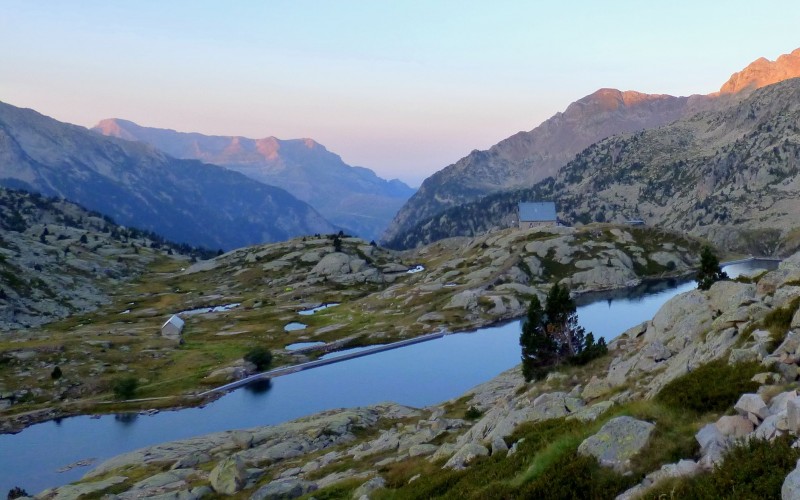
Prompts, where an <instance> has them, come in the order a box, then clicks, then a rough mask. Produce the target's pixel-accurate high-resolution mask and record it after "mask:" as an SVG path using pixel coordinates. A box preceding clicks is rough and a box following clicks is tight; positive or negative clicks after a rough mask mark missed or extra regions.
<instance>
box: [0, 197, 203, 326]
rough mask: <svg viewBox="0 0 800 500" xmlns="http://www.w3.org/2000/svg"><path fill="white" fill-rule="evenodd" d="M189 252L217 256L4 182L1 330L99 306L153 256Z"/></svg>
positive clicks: (0, 219) (0, 211) (0, 216)
mask: <svg viewBox="0 0 800 500" xmlns="http://www.w3.org/2000/svg"><path fill="white" fill-rule="evenodd" d="M179 254H185V255H183V256H179ZM189 254H191V255H192V257H196V256H201V257H210V255H209V254H207V253H205V254H204V253H203V252H201V251H198V250H197V249H192V248H189V247H187V246H185V245H174V244H171V243H169V242H167V241H164V239H163V238H160V237H158V236H156V235H154V234H148V233H145V232H142V231H139V230H136V229H128V228H121V227H119V226H117V225H116V224H114V223H113V222H111V221H110V220H109V219H108V217H105V216H101V215H100V214H98V213H97V212H89V211H87V210H85V209H84V208H82V207H80V206H78V205H75V204H74V203H70V202H67V201H64V200H58V199H53V198H45V197H43V196H40V195H38V194H35V193H26V192H24V191H15V190H10V189H5V188H2V187H0V331H7V330H16V329H20V328H26V327H31V326H38V325H42V324H44V323H48V322H50V321H53V320H55V319H60V318H63V317H66V316H69V315H71V314H76V313H80V312H86V311H91V310H94V309H96V308H97V307H98V306H100V305H102V304H107V303H108V302H109V299H108V295H109V291H110V290H112V289H113V288H116V287H119V286H120V284H121V283H125V282H128V281H130V280H131V279H132V278H134V277H136V276H138V275H140V274H141V273H142V272H144V271H145V270H146V268H147V267H148V265H149V264H150V263H152V262H153V261H155V260H157V259H159V258H162V259H163V258H173V259H181V260H182V261H184V262H188V261H189V260H190V257H189ZM167 255H170V256H173V257H166V256H167Z"/></svg>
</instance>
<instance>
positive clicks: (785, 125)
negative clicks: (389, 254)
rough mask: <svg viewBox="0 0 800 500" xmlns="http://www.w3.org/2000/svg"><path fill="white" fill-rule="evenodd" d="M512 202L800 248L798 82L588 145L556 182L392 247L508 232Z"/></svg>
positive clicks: (762, 249)
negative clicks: (547, 203) (537, 202)
mask: <svg viewBox="0 0 800 500" xmlns="http://www.w3.org/2000/svg"><path fill="white" fill-rule="evenodd" d="M521 199H522V200H525V199H552V200H554V201H555V202H556V206H557V207H558V212H559V217H560V218H561V219H563V220H566V221H569V222H571V223H588V222H615V223H624V222H625V221H626V220H629V219H642V220H644V221H645V223H646V224H647V225H648V226H655V227H660V228H667V229H673V230H677V231H681V232H683V233H689V234H692V235H695V236H701V237H704V238H708V239H709V240H711V241H713V242H714V243H716V244H717V245H719V246H721V247H723V248H726V249H729V250H732V251H738V252H742V253H751V254H754V255H775V254H777V255H786V254H789V253H792V252H793V251H796V249H797V248H798V247H800V201H799V200H800V78H794V79H791V80H786V81H783V82H780V83H777V84H774V85H770V86H767V87H763V88H761V89H758V90H755V91H753V92H747V93H744V94H741V98H740V99H728V100H725V99H720V100H719V101H718V102H717V103H716V105H715V106H714V108H713V109H709V110H706V111H701V112H698V113H696V114H694V115H691V116H688V117H686V118H683V119H681V120H678V121H675V122H674V123H672V124H670V125H667V126H664V127H660V128H657V129H652V130H646V131H641V132H638V133H635V134H629V135H620V136H614V137H609V138H607V139H605V140H603V141H600V142H597V143H595V144H593V145H592V146H590V147H588V148H586V149H585V150H583V151H582V152H581V153H580V154H578V155H577V156H576V157H575V158H574V159H573V160H572V161H570V162H569V163H567V164H566V165H565V166H564V167H563V168H562V169H561V170H559V172H558V174H557V175H556V176H555V178H548V179H545V180H544V181H541V182H539V183H537V184H535V185H534V186H533V187H531V188H527V189H524V190H514V191H504V192H499V193H493V194H490V195H487V196H484V197H482V198H481V199H479V200H475V201H473V202H470V203H466V204H463V205H461V206H458V207H453V208H450V209H448V210H446V211H444V212H442V213H440V214H437V215H434V216H432V217H429V218H428V219H424V220H422V221H420V223H419V224H417V225H416V226H414V227H413V228H411V229H410V230H408V231H406V232H404V233H401V236H402V238H403V239H401V240H398V241H397V242H396V243H397V246H415V245H418V244H420V243H427V242H431V241H435V240H437V239H441V238H445V237H449V236H470V235H474V234H478V233H481V232H485V231H489V230H491V229H494V228H498V227H509V226H512V225H514V222H515V218H516V210H517V208H516V207H517V202H519V200H521Z"/></svg>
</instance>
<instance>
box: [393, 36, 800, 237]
mask: <svg viewBox="0 0 800 500" xmlns="http://www.w3.org/2000/svg"><path fill="white" fill-rule="evenodd" d="M799 51H800V49H798V50H796V51H794V52H792V53H791V54H788V55H783V56H781V57H779V58H778V59H777V60H776V61H775V62H769V61H767V60H765V59H763V60H759V61H756V62H754V63H753V64H751V65H750V66H748V68H746V69H745V70H743V71H742V72H739V73H736V74H734V75H733V76H732V77H731V79H730V80H729V81H728V82H727V83H726V84H724V85H723V86H722V89H721V91H720V92H719V93H714V94H709V95H693V96H691V97H673V96H668V95H648V94H641V93H638V92H621V91H619V90H615V89H601V90H598V91H597V92H595V93H593V94H591V95H589V96H586V97H584V98H582V99H580V100H578V101H576V102H574V103H572V104H570V105H569V106H568V107H567V109H566V110H565V111H564V113H557V114H556V115H554V116H553V117H552V118H550V119H548V120H546V121H545V122H543V123H542V124H541V125H539V126H538V127H536V128H534V129H533V130H531V131H530V132H519V133H517V134H515V135H513V136H511V137H509V138H508V139H505V140H503V141H501V142H500V143H498V144H496V145H495V146H492V148H490V149H489V150H488V151H473V152H472V153H470V155H468V156H467V157H465V158H462V159H461V160H459V161H458V162H456V163H455V164H453V165H450V166H448V167H445V168H444V169H442V170H440V171H439V172H437V173H435V174H433V175H432V176H431V177H429V178H428V179H426V180H425V181H424V182H423V184H422V186H421V187H420V189H419V191H418V192H417V193H416V194H415V195H414V196H413V197H412V198H411V199H410V200H409V201H408V203H406V205H404V206H403V208H402V209H401V210H400V211H399V212H398V214H397V216H396V217H395V219H394V220H393V221H392V224H391V225H390V227H389V229H388V230H387V231H386V233H384V236H383V237H382V240H383V242H384V243H385V244H387V245H388V246H391V247H393V248H406V246H404V245H408V244H411V245H412V246H413V244H414V243H412V242H404V240H406V239H407V238H406V237H405V234H406V233H408V232H413V231H414V230H415V227H418V226H419V225H420V224H423V223H424V221H426V220H428V219H431V218H433V217H434V216H436V215H437V214H441V213H443V212H444V211H446V210H447V209H448V208H453V207H456V206H460V205H463V204H466V203H469V202H471V201H476V200H478V199H480V198H481V197H483V196H486V195H489V194H492V193H495V192H500V191H504V190H514V189H522V188H527V187H530V186H532V185H533V184H535V183H536V182H538V181H541V180H543V179H545V178H547V177H549V176H555V175H556V173H557V172H558V170H559V169H560V168H561V167H563V166H564V165H566V164H567V163H568V162H569V161H570V160H572V159H573V158H574V156H575V155H576V154H578V153H580V152H581V151H582V150H583V149H584V148H586V147H588V146H590V145H591V144H593V143H595V142H597V141H600V140H602V139H605V138H607V137H611V136H614V135H618V134H629V133H634V132H638V131H641V130H651V129H655V128H658V127H661V126H664V125H667V124H669V123H672V122H674V121H676V120H678V119H682V118H687V117H689V116H691V115H693V114H695V113H697V112H700V111H708V110H714V109H723V108H725V107H726V106H729V105H731V103H735V102H736V101H737V100H739V99H742V98H744V97H746V96H747V95H748V93H749V92H750V91H752V90H755V89H757V88H761V87H763V86H766V85H769V84H773V83H776V82H778V81H782V80H786V79H789V78H795V77H800V64H798V62H797V61H798V55H799V54H800V52H799ZM454 213H455V212H450V214H451V216H452V214H454ZM423 241H424V240H423Z"/></svg>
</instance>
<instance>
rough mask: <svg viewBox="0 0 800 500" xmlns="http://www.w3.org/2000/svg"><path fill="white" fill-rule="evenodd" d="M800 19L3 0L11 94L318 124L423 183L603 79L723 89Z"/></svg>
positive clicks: (192, 119)
mask: <svg viewBox="0 0 800 500" xmlns="http://www.w3.org/2000/svg"><path fill="white" fill-rule="evenodd" d="M797 26H800V9H799V8H797V4H796V0H786V1H784V0H776V1H769V0H764V1H762V2H754V1H752V0H749V1H746V2H744V1H738V0H727V1H725V2H722V1H703V0H695V1H682V0H676V1H672V2H643V1H641V0H638V1H625V0H613V1H612V0H607V1H598V0H592V1H589V0H587V1H576V0H574V1H566V0H565V1H558V2H556V1H534V0H528V1H503V0H493V1H491V2H489V1H481V2H473V1H469V0H460V1H433V0H419V1H416V0H406V1H393V2H392V1H377V0H371V1H367V0H364V1H348V0H338V1H332V0H320V1H308V0H287V1H283V0H262V1H244V0H240V1H216V2H211V1H202V0H191V1H179V0H171V1H169V2H164V1H156V0H137V1H127V2H109V1H108V0H103V1H94V0H81V1H78V0H75V1H66V0H51V1H48V0H37V1H30V0H21V1H16V0H0V101H3V102H7V103H9V104H13V105H15V106H20V107H29V108H33V109H35V110H37V111H39V112H41V113H43V114H45V115H48V116H51V117H53V118H55V119H58V120H61V121H65V122H70V123H75V124H78V125H83V126H87V127H91V126H92V125H94V124H95V123H97V122H98V121H100V120H101V119H104V118H112V117H113V118H124V119H128V120H132V121H134V122H136V123H138V124H140V125H144V126H150V127H160V128H171V129H175V130H179V131H184V132H200V133H204V134H213V135H241V136H246V137H253V138H261V137H266V136H276V137H278V138H281V139H293V138H301V137H310V138H313V139H315V140H316V141H318V142H320V143H322V144H323V145H325V146H326V147H327V148H328V149H329V150H330V151H333V152H335V153H337V154H339V155H341V156H342V159H343V160H344V161H345V162H347V163H349V164H351V165H358V166H364V167H368V168H371V169H373V170H374V171H376V172H377V173H378V174H379V175H380V176H382V177H385V178H400V179H401V180H403V181H405V182H407V183H409V184H411V185H414V186H416V185H419V184H420V182H421V181H422V180H423V179H424V178H426V177H427V176H429V175H430V174H432V173H433V172H435V171H437V170H440V169H442V168H444V167H445V166H447V165H449V164H451V163H453V162H455V161H457V160H458V159H459V158H461V157H463V156H465V155H467V154H468V153H469V152H470V151H472V150H474V149H487V148H489V147H490V146H491V145H493V144H495V143H497V142H498V141H500V140H502V139H504V138H506V137H508V136H510V135H512V134H514V133H516V132H518V131H520V130H531V129H533V128H534V127H536V126H537V125H538V124H540V123H541V122H542V121H544V120H546V119H547V118H549V117H550V116H552V115H553V114H555V113H556V112H559V111H563V110H564V109H565V108H566V107H567V106H568V105H569V103H570V102H573V101H575V100H577V99H579V98H581V97H583V96H585V95H588V94H590V93H592V92H594V91H595V90H597V89H598V88H602V87H613V88H618V89H620V90H637V91H640V92H647V93H659V94H672V95H690V94H696V93H701V94H705V93H709V92H714V91H716V90H718V89H719V87H720V86H721V85H722V84H723V83H724V82H725V81H726V80H727V79H728V77H729V76H730V75H731V73H733V72H735V71H738V70H740V69H742V68H743V67H745V66H746V65H747V64H748V63H750V62H751V61H753V60H755V59H757V58H759V57H762V56H763V57H767V58H768V59H771V60H774V59H775V58H776V57H777V56H779V55H780V54H783V53H788V52H791V51H792V50H794V49H795V48H798V47H800V36H798V33H799V32H798V29H797Z"/></svg>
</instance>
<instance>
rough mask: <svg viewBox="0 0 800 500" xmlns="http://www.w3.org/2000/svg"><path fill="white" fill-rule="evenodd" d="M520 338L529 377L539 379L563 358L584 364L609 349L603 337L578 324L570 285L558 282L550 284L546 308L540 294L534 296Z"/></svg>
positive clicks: (526, 377) (524, 366) (562, 361)
mask: <svg viewBox="0 0 800 500" xmlns="http://www.w3.org/2000/svg"><path fill="white" fill-rule="evenodd" d="M519 342H520V345H521V346H522V373H523V375H524V376H525V380H526V381H530V380H533V379H540V378H542V377H544V376H545V375H546V374H547V372H548V371H550V370H551V369H552V368H554V367H556V366H558V365H560V364H562V363H564V362H569V363H572V364H578V365H583V364H586V363H588V362H589V361H591V360H592V359H595V358H597V357H599V356H602V355H604V354H606V353H607V352H608V348H607V346H606V343H605V340H604V339H602V338H601V339H600V340H599V341H598V342H595V339H594V335H593V334H592V333H586V330H585V329H584V328H583V327H582V326H580V325H578V313H577V308H576V307H575V302H574V301H573V300H572V299H571V298H570V296H569V288H567V287H566V286H561V285H559V284H558V283H556V284H554V285H553V286H552V287H551V288H550V291H549V292H548V294H547V301H546V302H545V307H544V309H542V306H541V302H540V301H539V299H538V297H535V296H534V298H533V299H532V300H531V303H530V305H529V307H528V315H527V317H526V318H525V321H524V323H523V325H522V333H521V334H520V339H519Z"/></svg>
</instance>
